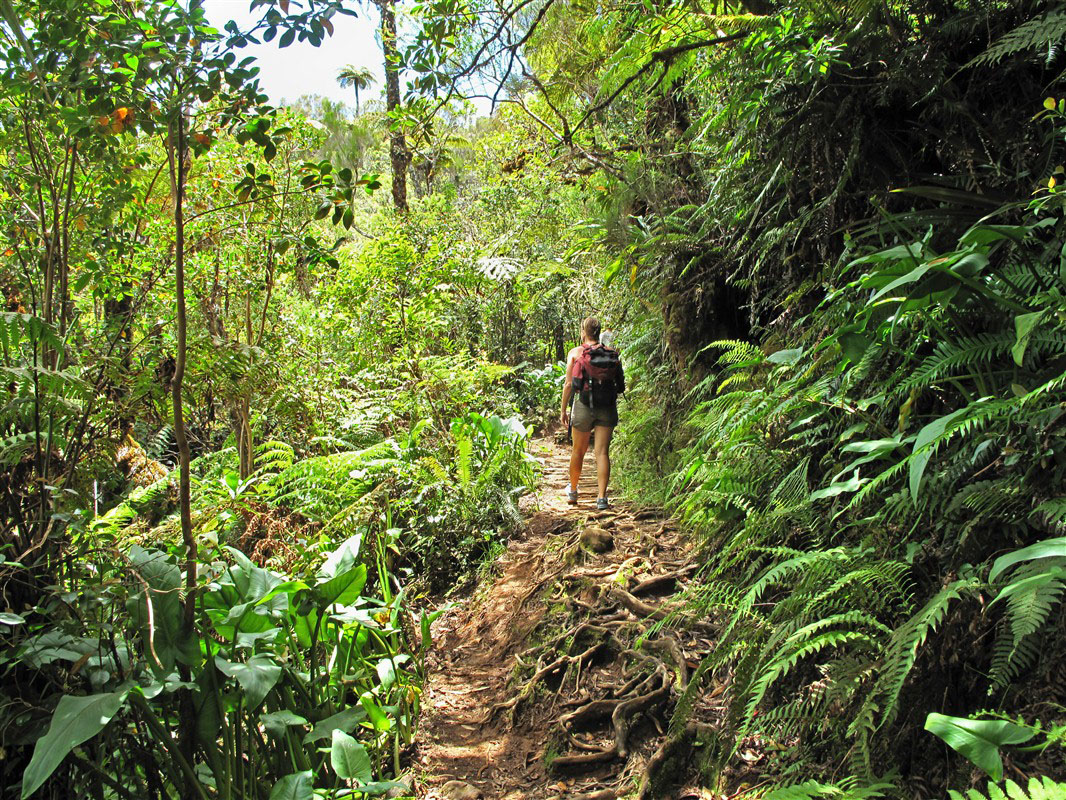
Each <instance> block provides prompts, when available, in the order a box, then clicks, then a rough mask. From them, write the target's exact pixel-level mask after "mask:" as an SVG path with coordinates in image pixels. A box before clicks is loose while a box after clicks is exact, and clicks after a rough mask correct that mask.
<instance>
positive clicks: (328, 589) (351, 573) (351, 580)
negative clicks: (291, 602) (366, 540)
mask: <svg viewBox="0 0 1066 800" xmlns="http://www.w3.org/2000/svg"><path fill="white" fill-rule="evenodd" d="M365 585H366V565H365V564H360V565H359V566H357V567H355V568H354V569H350V570H348V571H347V572H344V573H341V574H340V575H337V576H335V577H333V578H330V579H328V580H325V581H322V582H321V583H319V584H318V585H317V586H315V589H314V592H315V599H316V600H317V601H318V604H319V608H323V609H324V608H328V607H329V606H331V605H333V604H335V603H338V604H340V605H342V606H346V605H350V604H351V603H353V602H355V600H356V598H358V597H359V592H361V591H363V587H364V586H365Z"/></svg>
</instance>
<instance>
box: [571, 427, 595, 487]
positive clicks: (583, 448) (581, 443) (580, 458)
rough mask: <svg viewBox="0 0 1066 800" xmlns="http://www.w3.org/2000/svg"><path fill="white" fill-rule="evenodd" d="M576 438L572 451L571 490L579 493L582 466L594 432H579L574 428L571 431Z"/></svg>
mask: <svg viewBox="0 0 1066 800" xmlns="http://www.w3.org/2000/svg"><path fill="white" fill-rule="evenodd" d="M571 435H572V436H573V437H574V448H573V450H571V451H570V488H571V489H573V490H574V491H575V492H576V491H577V482H578V481H579V480H581V464H582V462H584V460H585V453H587V452H588V449H589V436H591V435H592V431H588V432H585V431H579V430H578V429H577V428H574V429H573V430H572V431H571Z"/></svg>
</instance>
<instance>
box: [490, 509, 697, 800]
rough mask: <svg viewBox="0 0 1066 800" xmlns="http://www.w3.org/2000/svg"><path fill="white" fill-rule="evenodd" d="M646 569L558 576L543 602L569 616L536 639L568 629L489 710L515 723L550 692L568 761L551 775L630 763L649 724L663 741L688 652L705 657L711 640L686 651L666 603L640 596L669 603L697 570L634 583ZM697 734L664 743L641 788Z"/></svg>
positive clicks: (635, 563) (555, 764)
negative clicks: (540, 694)
mask: <svg viewBox="0 0 1066 800" xmlns="http://www.w3.org/2000/svg"><path fill="white" fill-rule="evenodd" d="M664 527H665V526H664ZM647 564H649V559H648V558H647V556H644V555H638V556H630V557H629V558H626V559H625V560H624V561H622V562H621V563H615V564H612V565H610V566H604V567H584V568H578V569H571V571H569V572H567V573H565V574H562V575H556V576H554V577H555V588H554V591H552V592H551V594H550V596H549V599H548V600H549V602H550V603H555V604H558V603H560V602H561V604H562V606H561V607H562V608H563V609H565V611H564V612H563V613H562V615H561V616H562V617H563V619H560V613H559V612H558V611H556V612H555V613H554V614H553V615H552V617H551V618H550V619H548V620H546V621H545V623H544V624H543V625H542V630H543V629H544V628H545V627H547V626H551V627H555V628H556V630H558V627H557V626H559V623H560V622H563V621H564V620H565V618H567V617H569V618H570V620H571V622H570V624H566V623H565V622H564V624H563V625H562V628H563V632H562V633H554V634H552V635H550V636H549V637H547V639H546V640H545V641H543V642H542V643H541V644H538V645H536V646H534V647H530V648H528V649H527V650H525V651H524V652H522V653H521V654H519V656H518V657H517V660H518V663H519V664H520V665H522V667H523V669H524V670H525V672H526V673H527V676H528V677H526V678H525V679H524V680H522V681H521V682H520V685H519V688H518V690H517V692H516V693H515V695H514V696H513V697H512V698H511V699H510V700H508V701H507V702H506V703H501V704H498V705H497V706H496V707H495V708H494V712H493V713H495V712H496V711H500V710H507V711H509V712H510V713H511V714H512V717H514V716H515V715H517V714H519V713H521V711H522V707H523V705H524V704H525V703H526V702H527V701H529V700H530V699H531V698H532V697H533V696H534V695H535V694H536V693H537V692H538V690H539V689H542V688H543V687H546V686H554V687H556V688H554V689H551V691H553V692H554V694H555V698H554V700H555V702H554V703H553V705H558V706H559V707H560V709H561V712H560V713H559V714H558V716H556V717H555V724H556V725H558V727H559V729H560V741H561V742H562V743H563V744H564V745H565V746H567V747H568V749H569V750H570V752H564V753H562V754H561V755H559V756H557V757H555V758H554V759H552V760H551V762H550V764H549V766H548V768H549V770H550V771H551V772H553V773H555V774H561V773H569V774H574V773H585V774H589V773H592V772H593V771H594V770H596V769H597V768H598V767H600V766H601V765H607V764H609V763H612V762H616V761H625V760H627V759H628V758H629V757H630V756H631V754H632V753H633V752H634V748H635V747H636V746H640V743H641V742H644V741H646V740H647V736H646V733H645V734H641V735H640V738H639V739H638V738H636V737H637V731H638V723H639V722H640V721H641V720H647V721H650V722H651V723H652V725H653V726H654V728H655V729H656V730H658V731H659V733H660V734H662V733H663V731H664V729H665V724H664V723H665V721H666V719H667V717H666V713H665V712H666V711H668V710H669V707H670V706H671V704H672V703H673V701H674V700H675V698H676V694H677V693H678V692H679V691H682V690H684V688H685V687H686V686H687V685H688V681H689V677H690V664H689V657H688V654H687V653H686V647H690V648H694V650H695V652H693V655H702V654H703V653H705V652H706V651H707V650H708V649H709V646H710V642H709V641H707V640H698V639H697V640H692V637H688V638H687V639H686V640H685V641H686V644H683V643H682V640H681V637H679V636H678V635H677V634H675V633H674V632H673V631H671V630H669V629H668V628H667V627H664V626H667V625H669V624H670V620H671V619H672V620H674V621H675V622H676V621H678V620H679V615H678V614H677V612H675V611H672V610H670V606H669V604H664V605H658V604H653V603H650V602H647V601H646V600H643V599H641V598H640V597H638V596H637V595H638V594H641V595H663V594H667V593H671V594H672V593H674V592H676V591H677V590H678V589H679V588H681V587H682V586H683V582H684V580H685V578H686V577H688V576H689V575H691V574H692V573H693V572H694V571H695V567H694V566H690V565H687V564H684V563H672V564H668V565H666V566H668V567H671V568H672V569H670V571H669V572H666V573H663V574H659V575H651V576H647V577H644V578H642V579H639V580H637V579H635V578H634V577H632V576H633V573H637V572H639V571H641V570H642V568H644V566H643V565H647ZM661 566H662V565H660V567H661ZM630 586H631V587H632V588H631V589H630V588H627V587H630ZM575 590H576V591H575ZM555 608H556V609H559V608H560V606H559V605H556V606H555ZM575 617H576V618H577V619H574V618H575ZM696 627H701V626H700V625H699V624H697V626H696ZM568 689H569V690H570V691H567V690H568ZM564 694H565V695H569V696H564ZM649 729H650V726H646V727H645V728H643V730H645V731H647V730H649ZM696 730H697V729H696V728H693V729H692V732H690V731H689V729H688V728H686V729H685V732H684V733H683V734H682V735H681V736H677V737H672V738H669V739H667V740H666V742H665V743H664V744H663V745H662V747H660V748H659V749H658V750H657V751H656V752H655V755H654V756H653V757H652V759H651V761H650V762H649V764H648V767H647V770H646V775H645V778H644V782H643V783H644V784H646V785H648V786H651V785H652V784H653V783H654V781H653V780H652V778H649V777H648V775H653V776H654V773H655V771H656V770H659V769H661V765H663V764H666V763H667V762H668V761H670V759H671V758H673V757H674V755H675V754H676V753H678V752H680V751H681V750H682V749H683V748H684V747H685V745H686V743H691V740H692V738H693V737H694V736H695V731H696ZM652 733H653V735H654V731H652ZM605 740H606V741H605ZM646 757H647V756H645V758H646ZM642 791H643V789H642ZM648 791H651V790H650V789H649V790H648ZM582 796H583V797H593V798H598V797H611V798H614V797H617V792H616V791H615V790H613V789H607V790H604V791H603V792H594V793H592V794H587V795H582ZM649 796H650V795H649Z"/></svg>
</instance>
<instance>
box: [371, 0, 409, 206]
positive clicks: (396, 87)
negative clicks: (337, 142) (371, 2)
mask: <svg viewBox="0 0 1066 800" xmlns="http://www.w3.org/2000/svg"><path fill="white" fill-rule="evenodd" d="M376 2H377V6H378V9H379V10H380V11H381V49H382V50H383V51H384V54H385V107H386V109H387V110H388V112H389V114H390V115H391V114H392V113H393V112H394V111H396V110H397V109H398V108H399V107H400V54H399V51H398V50H397V48H396V0H376ZM389 159H390V160H391V161H392V203H393V205H394V206H396V210H397V211H400V212H402V213H407V163H408V161H409V160H410V156H409V155H408V153H407V140H406V138H405V137H404V134H403V128H401V127H400V126H399V125H398V124H396V120H391V121H390V133H389Z"/></svg>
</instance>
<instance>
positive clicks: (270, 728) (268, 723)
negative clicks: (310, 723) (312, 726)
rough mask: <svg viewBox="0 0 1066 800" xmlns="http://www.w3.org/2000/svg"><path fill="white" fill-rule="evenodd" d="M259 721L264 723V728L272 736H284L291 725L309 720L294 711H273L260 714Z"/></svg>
mask: <svg viewBox="0 0 1066 800" xmlns="http://www.w3.org/2000/svg"><path fill="white" fill-rule="evenodd" d="M259 721H260V722H262V723H263V730H265V731H266V732H267V733H269V734H270V735H271V736H284V735H285V729H286V728H288V727H290V726H296V725H306V724H307V720H306V719H304V718H303V717H301V716H300V715H299V714H294V713H293V712H292V711H286V710H282V711H272V712H271V713H269V714H260V715H259Z"/></svg>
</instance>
